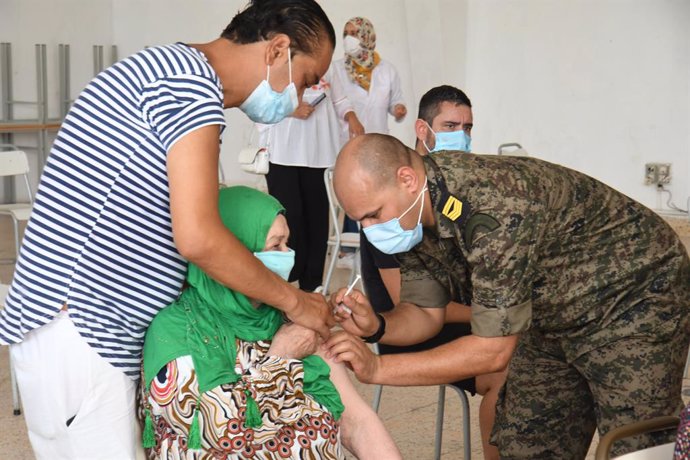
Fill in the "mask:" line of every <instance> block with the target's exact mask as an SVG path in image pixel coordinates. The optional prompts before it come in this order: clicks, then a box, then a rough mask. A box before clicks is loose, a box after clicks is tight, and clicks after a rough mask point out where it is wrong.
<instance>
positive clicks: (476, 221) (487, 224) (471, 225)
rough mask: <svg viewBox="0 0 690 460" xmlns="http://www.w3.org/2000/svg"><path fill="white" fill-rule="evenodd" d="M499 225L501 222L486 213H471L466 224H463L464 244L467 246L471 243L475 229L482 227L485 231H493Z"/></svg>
mask: <svg viewBox="0 0 690 460" xmlns="http://www.w3.org/2000/svg"><path fill="white" fill-rule="evenodd" d="M500 226H501V224H499V223H498V221H497V220H496V219H494V218H493V217H491V216H490V215H488V214H484V213H481V212H479V213H477V214H475V215H473V216H472V217H470V219H469V220H468V221H467V225H465V233H464V234H463V238H464V240H465V244H466V245H467V246H469V245H471V244H472V241H474V234H475V233H476V232H477V230H479V229H482V230H484V231H485V232H493V231H494V230H496V229H497V228H498V227H500Z"/></svg>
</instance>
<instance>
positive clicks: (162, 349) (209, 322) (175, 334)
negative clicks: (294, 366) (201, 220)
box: [144, 186, 343, 418]
mask: <svg viewBox="0 0 690 460" xmlns="http://www.w3.org/2000/svg"><path fill="white" fill-rule="evenodd" d="M218 207H219V211H220V217H221V220H222V221H223V224H224V225H225V226H226V227H227V228H228V229H229V230H230V231H231V232H232V233H233V234H234V235H235V236H236V237H237V238H238V239H239V240H240V241H241V242H242V244H244V245H245V246H246V247H247V248H248V249H249V250H250V251H251V252H259V251H261V250H263V248H264V245H265V241H266V236H267V235H268V231H269V230H270V228H271V226H272V225H273V222H274V221H275V218H276V216H277V215H278V214H279V213H281V212H283V211H284V208H283V206H282V205H281V204H280V203H279V202H278V200H276V199H275V198H273V197H272V196H270V195H267V194H265V193H263V192H260V191H258V190H255V189H252V188H249V187H243V186H238V187H229V188H224V189H221V190H220V194H219V199H218ZM187 284H188V285H189V287H188V288H187V289H185V290H184V291H183V292H182V294H181V295H180V297H179V298H178V299H177V300H176V301H175V302H173V303H172V304H171V305H169V306H168V307H166V308H164V309H163V310H161V311H160V312H159V313H158V315H156V317H155V318H154V320H153V322H152V323H151V325H150V326H149V329H148V331H147V333H146V341H145V344H144V379H145V380H144V382H145V385H146V388H147V389H148V388H149V386H150V384H151V381H152V380H153V378H154V377H155V376H156V374H157V373H158V371H159V370H160V369H161V368H162V367H163V366H165V365H166V364H167V363H168V362H170V361H172V360H174V359H176V358H179V357H181V356H185V355H191V357H192V361H193V362H194V368H195V371H196V375H197V380H198V382H199V391H200V392H205V391H208V390H210V389H212V388H215V387H216V386H218V385H221V384H225V383H233V382H236V381H237V380H238V379H239V378H240V376H239V375H238V374H237V373H236V372H235V360H236V353H237V349H236V339H237V338H239V339H241V340H244V341H249V342H255V341H258V340H271V339H272V338H273V336H274V335H275V333H276V331H277V330H278V328H280V326H281V325H282V323H283V318H282V314H281V312H280V311H278V310H277V309H275V308H273V307H270V306H268V305H261V306H259V307H258V308H255V307H254V306H253V305H252V304H251V302H250V301H249V299H248V298H247V297H246V296H244V295H243V294H240V293H239V292H235V291H233V290H231V289H229V288H227V287H225V286H223V285H222V284H220V283H218V282H217V281H215V280H214V279H212V278H211V277H209V276H208V275H206V274H205V273H204V272H203V271H202V270H201V269H200V268H199V267H197V266H196V265H194V264H192V263H190V264H189V268H188V272H187ZM303 365H304V391H305V393H307V394H309V395H311V396H312V397H313V398H314V399H316V401H318V402H319V403H321V404H322V405H324V406H325V407H326V408H327V409H328V410H329V411H330V412H331V413H332V414H333V416H334V417H335V418H339V417H340V414H341V413H342V411H343V405H342V402H341V400H340V396H339V395H338V392H337V390H336V389H335V387H334V386H333V383H332V382H331V381H330V379H329V374H330V370H329V368H328V365H327V364H326V363H325V362H324V361H323V360H322V359H321V358H320V357H318V356H315V355H312V356H308V357H306V358H304V359H303Z"/></svg>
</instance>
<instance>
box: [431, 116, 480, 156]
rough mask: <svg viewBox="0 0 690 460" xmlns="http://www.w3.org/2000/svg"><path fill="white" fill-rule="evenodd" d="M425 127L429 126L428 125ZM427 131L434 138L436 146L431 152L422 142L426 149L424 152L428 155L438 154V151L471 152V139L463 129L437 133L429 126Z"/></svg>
mask: <svg viewBox="0 0 690 460" xmlns="http://www.w3.org/2000/svg"><path fill="white" fill-rule="evenodd" d="M427 126H429V124H428V123H427ZM429 129H430V130H431V132H432V133H434V136H435V137H436V144H435V145H434V149H433V150H431V149H430V148H429V147H428V146H427V145H426V142H424V141H423V142H424V147H426V150H427V152H429V153H433V152H438V151H440V150H462V151H463V152H469V151H470V150H472V138H471V137H470V136H468V135H467V133H466V132H465V130H464V129H461V130H458V131H450V132H446V131H443V132H439V133H437V132H435V131H434V130H433V129H431V126H429Z"/></svg>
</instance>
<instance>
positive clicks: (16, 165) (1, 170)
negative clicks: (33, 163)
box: [0, 150, 29, 177]
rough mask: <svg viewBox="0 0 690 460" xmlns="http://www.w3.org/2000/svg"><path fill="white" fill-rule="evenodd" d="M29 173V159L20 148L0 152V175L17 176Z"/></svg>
mask: <svg viewBox="0 0 690 460" xmlns="http://www.w3.org/2000/svg"><path fill="white" fill-rule="evenodd" d="M28 173H29V160H28V159H27V158H26V153H24V152H23V151H22V150H9V151H6V152H0V176H3V177H4V176H19V175H21V174H28Z"/></svg>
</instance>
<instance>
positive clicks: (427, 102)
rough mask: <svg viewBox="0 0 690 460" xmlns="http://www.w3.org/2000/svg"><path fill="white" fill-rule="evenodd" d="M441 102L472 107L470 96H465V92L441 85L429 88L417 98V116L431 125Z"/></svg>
mask: <svg viewBox="0 0 690 460" xmlns="http://www.w3.org/2000/svg"><path fill="white" fill-rule="evenodd" d="M442 102H450V103H453V104H455V105H466V106H467V107H472V103H471V102H470V98H469V97H467V94H465V93H464V92H463V91H462V90H460V89H458V88H456V87H454V86H450V85H441V86H437V87H435V88H431V89H430V90H429V91H427V92H426V93H424V96H422V98H421V99H420V100H419V113H418V115H417V118H420V119H422V120H424V121H426V122H427V123H428V124H429V126H431V124H432V122H433V121H434V118H436V115H438V114H439V112H440V109H439V105H441V103H442Z"/></svg>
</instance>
